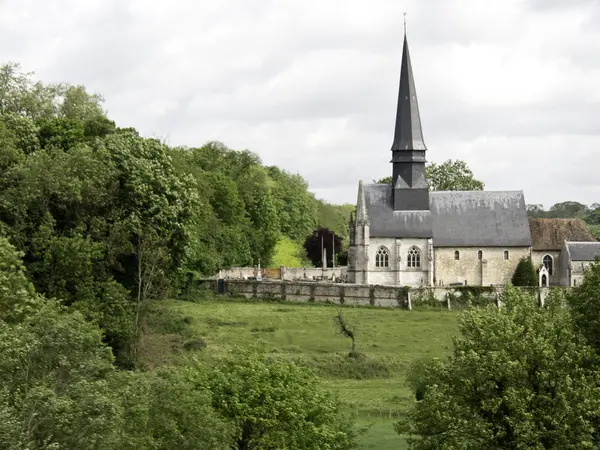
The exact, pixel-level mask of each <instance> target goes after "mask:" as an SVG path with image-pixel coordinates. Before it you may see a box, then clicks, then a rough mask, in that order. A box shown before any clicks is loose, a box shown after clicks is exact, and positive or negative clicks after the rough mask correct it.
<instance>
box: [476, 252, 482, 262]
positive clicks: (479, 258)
mask: <svg viewBox="0 0 600 450" xmlns="http://www.w3.org/2000/svg"><path fill="white" fill-rule="evenodd" d="M477 259H478V260H479V261H481V260H482V259H483V252H482V251H481V250H479V251H478V252H477Z"/></svg>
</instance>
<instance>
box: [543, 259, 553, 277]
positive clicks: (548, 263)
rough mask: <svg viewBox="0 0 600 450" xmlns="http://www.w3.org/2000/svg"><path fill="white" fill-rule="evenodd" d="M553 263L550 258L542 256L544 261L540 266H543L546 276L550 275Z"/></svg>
mask: <svg viewBox="0 0 600 450" xmlns="http://www.w3.org/2000/svg"><path fill="white" fill-rule="evenodd" d="M553 263H554V261H552V256H550V255H544V259H542V264H544V267H545V268H546V270H548V275H552V269H553V267H552V266H553Z"/></svg>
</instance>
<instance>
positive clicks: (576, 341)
mask: <svg viewBox="0 0 600 450" xmlns="http://www.w3.org/2000/svg"><path fill="white" fill-rule="evenodd" d="M502 300H503V302H504V304H503V305H502V306H501V307H500V308H496V307H494V306H489V307H487V308H475V309H471V310H469V311H467V312H466V313H464V314H463V316H462V317H461V319H460V323H459V329H460V337H458V338H456V339H455V340H454V349H453V352H452V355H451V356H450V357H449V358H448V359H447V360H439V359H434V360H433V361H431V362H429V363H427V364H425V365H423V367H422V368H421V370H420V371H419V372H418V373H419V375H418V376H417V378H416V379H413V380H411V382H412V384H413V387H415V388H417V387H421V388H422V392H423V397H422V400H421V401H418V402H416V403H415V404H414V406H413V408H412V411H411V412H410V413H409V415H408V418H407V420H406V421H402V422H399V423H398V424H397V426H396V429H397V431H398V432H401V433H407V434H410V435H412V437H411V439H410V448H412V449H422V450H425V449H432V450H433V449H440V448H447V449H450V448H463V449H480V448H488V449H498V450H500V449H519V448H539V449H580V448H595V447H596V446H597V445H598V442H597V439H596V436H595V433H596V430H595V423H596V421H597V417H598V407H599V406H600V390H598V388H597V386H596V376H595V374H594V372H593V371H592V369H591V368H590V367H589V362H590V361H591V358H592V357H593V352H592V349H591V348H590V347H589V346H587V345H585V343H583V342H582V340H581V339H580V338H579V337H578V335H577V333H576V332H575V330H574V328H573V324H572V322H571V320H570V317H569V313H568V311H567V310H566V309H565V308H564V307H563V306H562V305H561V304H560V302H559V301H558V299H556V298H553V299H550V301H548V302H547V308H539V307H538V306H537V305H536V299H535V298H534V297H533V296H531V295H529V294H526V293H524V292H522V291H520V290H518V289H517V288H513V287H510V286H509V287H508V288H507V290H506V291H505V293H504V294H503V297H502Z"/></svg>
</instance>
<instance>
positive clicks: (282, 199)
mask: <svg viewBox="0 0 600 450" xmlns="http://www.w3.org/2000/svg"><path fill="white" fill-rule="evenodd" d="M267 173H268V174H269V177H270V178H271V180H272V187H271V192H272V194H273V201H274V204H275V208H276V209H277V215H278V217H279V222H280V230H281V232H282V234H283V235H284V236H287V237H289V238H290V239H292V240H293V241H296V242H302V241H303V240H304V238H305V237H306V236H308V235H309V234H310V233H311V231H312V230H314V229H315V227H316V226H317V202H316V200H315V198H314V195H313V194H312V193H311V192H309V190H308V183H307V182H306V180H305V179H304V178H302V177H301V176H300V175H298V174H290V173H288V172H286V171H285V170H282V169H279V168H278V167H275V166H270V167H267Z"/></svg>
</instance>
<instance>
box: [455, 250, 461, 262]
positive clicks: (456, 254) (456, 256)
mask: <svg viewBox="0 0 600 450" xmlns="http://www.w3.org/2000/svg"><path fill="white" fill-rule="evenodd" d="M454 259H455V260H456V261H458V260H459V259H460V253H459V252H458V250H456V251H455V252H454Z"/></svg>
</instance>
